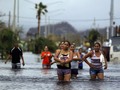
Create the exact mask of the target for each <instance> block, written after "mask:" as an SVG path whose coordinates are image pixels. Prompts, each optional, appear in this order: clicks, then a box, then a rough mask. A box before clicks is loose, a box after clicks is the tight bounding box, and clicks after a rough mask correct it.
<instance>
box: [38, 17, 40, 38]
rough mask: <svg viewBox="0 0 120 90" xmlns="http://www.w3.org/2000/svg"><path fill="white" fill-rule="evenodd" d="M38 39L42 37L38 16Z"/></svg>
mask: <svg viewBox="0 0 120 90" xmlns="http://www.w3.org/2000/svg"><path fill="white" fill-rule="evenodd" d="M38 37H40V16H38Z"/></svg>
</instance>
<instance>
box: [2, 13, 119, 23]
mask: <svg viewBox="0 0 120 90" xmlns="http://www.w3.org/2000/svg"><path fill="white" fill-rule="evenodd" d="M5 16H9V15H4V16H2V17H5ZM11 16H12V15H11ZM19 18H22V19H37V18H34V17H24V16H19ZM119 19H120V18H114V20H119ZM41 20H43V19H41ZM50 20H56V21H61V20H66V21H74V22H91V21H93V19H52V18H51V19H50ZM108 20H110V19H108V18H106V19H95V21H108Z"/></svg>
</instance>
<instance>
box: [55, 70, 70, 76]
mask: <svg viewBox="0 0 120 90" xmlns="http://www.w3.org/2000/svg"><path fill="white" fill-rule="evenodd" d="M57 74H58V75H60V76H64V75H66V74H71V69H57Z"/></svg>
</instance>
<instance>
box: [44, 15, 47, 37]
mask: <svg viewBox="0 0 120 90" xmlns="http://www.w3.org/2000/svg"><path fill="white" fill-rule="evenodd" d="M44 35H45V38H47V15H46V14H45V33H44Z"/></svg>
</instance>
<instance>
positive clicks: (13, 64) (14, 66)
mask: <svg viewBox="0 0 120 90" xmlns="http://www.w3.org/2000/svg"><path fill="white" fill-rule="evenodd" d="M20 68H21V64H20V63H12V69H20Z"/></svg>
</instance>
